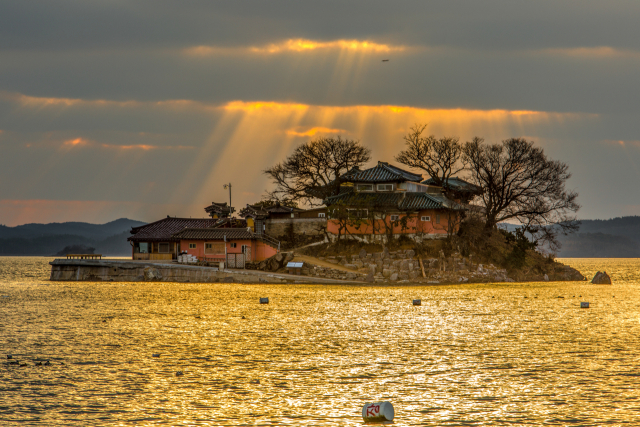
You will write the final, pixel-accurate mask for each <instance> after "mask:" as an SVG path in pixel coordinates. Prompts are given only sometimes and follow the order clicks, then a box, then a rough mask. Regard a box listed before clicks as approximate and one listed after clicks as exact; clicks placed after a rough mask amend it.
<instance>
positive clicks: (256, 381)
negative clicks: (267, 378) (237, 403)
mask: <svg viewBox="0 0 640 427" xmlns="http://www.w3.org/2000/svg"><path fill="white" fill-rule="evenodd" d="M251 384H260V380H253V381H251Z"/></svg>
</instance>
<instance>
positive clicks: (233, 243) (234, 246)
mask: <svg viewBox="0 0 640 427" xmlns="http://www.w3.org/2000/svg"><path fill="white" fill-rule="evenodd" d="M229 247H231V248H237V247H238V244H237V243H236V242H232V243H229Z"/></svg>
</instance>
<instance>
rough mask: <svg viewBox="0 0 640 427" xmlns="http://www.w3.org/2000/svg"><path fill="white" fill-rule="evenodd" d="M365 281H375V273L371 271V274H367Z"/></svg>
mask: <svg viewBox="0 0 640 427" xmlns="http://www.w3.org/2000/svg"><path fill="white" fill-rule="evenodd" d="M364 281H365V282H369V283H372V282H375V281H376V279H375V278H374V277H373V273H372V272H369V274H367V277H366V278H365V279H364Z"/></svg>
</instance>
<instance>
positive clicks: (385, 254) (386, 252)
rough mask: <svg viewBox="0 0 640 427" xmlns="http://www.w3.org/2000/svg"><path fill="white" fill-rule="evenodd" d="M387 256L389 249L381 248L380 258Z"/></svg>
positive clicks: (386, 257)
mask: <svg viewBox="0 0 640 427" xmlns="http://www.w3.org/2000/svg"><path fill="white" fill-rule="evenodd" d="M389 257H390V255H389V249H387V248H384V249H383V250H382V258H383V259H388V258H389Z"/></svg>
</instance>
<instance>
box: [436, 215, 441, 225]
mask: <svg viewBox="0 0 640 427" xmlns="http://www.w3.org/2000/svg"><path fill="white" fill-rule="evenodd" d="M436 224H440V215H436Z"/></svg>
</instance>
